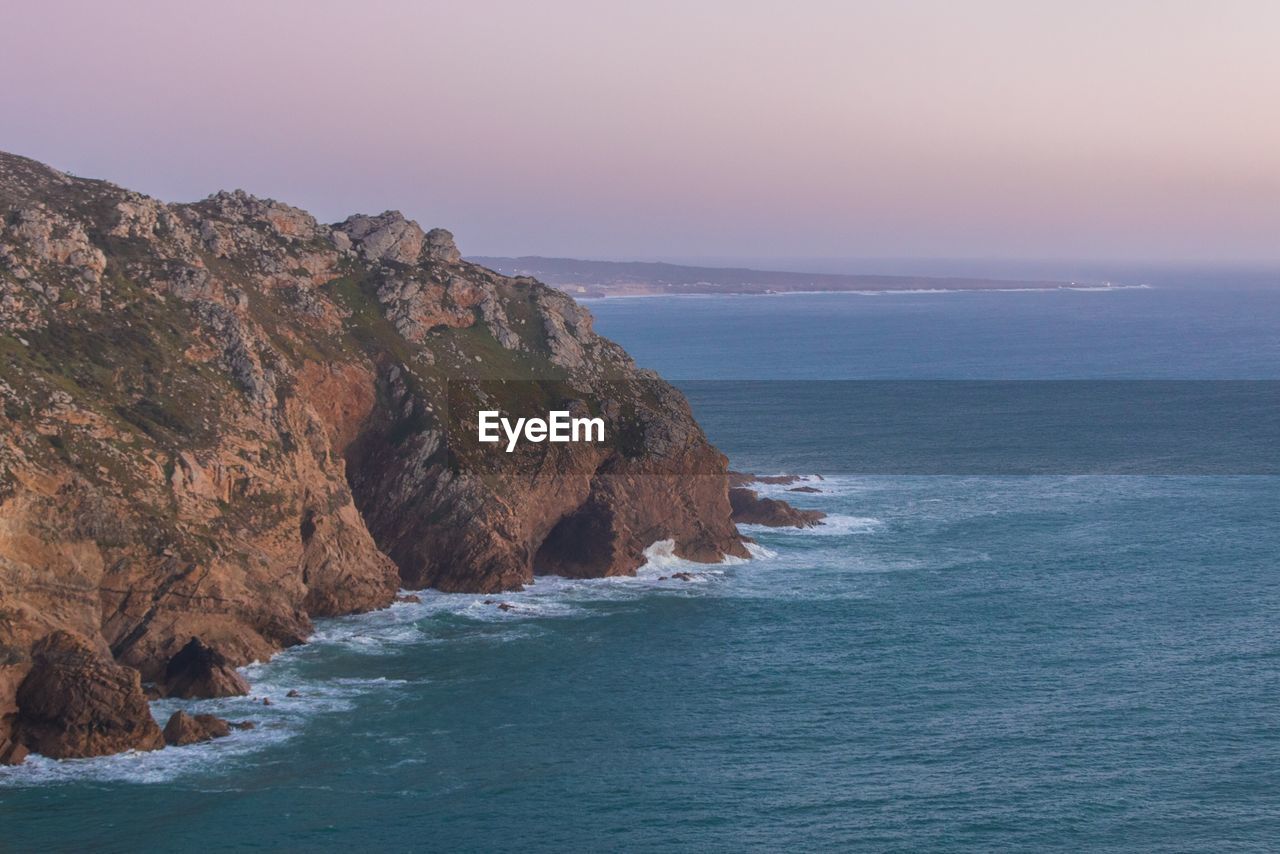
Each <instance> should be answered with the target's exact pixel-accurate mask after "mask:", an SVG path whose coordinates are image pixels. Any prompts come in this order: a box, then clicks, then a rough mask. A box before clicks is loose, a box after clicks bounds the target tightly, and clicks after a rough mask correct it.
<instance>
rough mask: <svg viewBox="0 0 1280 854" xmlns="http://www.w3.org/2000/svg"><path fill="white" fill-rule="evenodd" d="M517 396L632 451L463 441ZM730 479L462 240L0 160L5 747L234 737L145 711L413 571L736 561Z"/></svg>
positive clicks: (391, 589) (622, 359)
mask: <svg viewBox="0 0 1280 854" xmlns="http://www.w3.org/2000/svg"><path fill="white" fill-rule="evenodd" d="M530 389H535V390H537V394H536V395H534V396H535V397H537V398H538V400H539V401H540V402H547V401H552V402H556V403H560V404H563V405H565V406H566V407H578V408H584V409H587V410H592V411H595V410H599V411H602V412H605V413H608V414H610V415H611V416H612V417H613V418H615V419H616V422H617V423H621V424H625V429H623V430H622V431H621V435H622V440H621V441H618V442H614V443H612V444H607V445H572V446H563V445H562V446H557V447H556V448H555V449H554V450H552V449H549V448H548V449H546V450H545V452H539V453H538V454H536V455H535V457H536V458H525V459H523V460H522V461H521V463H520V464H519V465H516V464H512V466H511V467H510V468H503V467H502V466H490V467H485V466H482V465H477V464H475V461H474V460H469V459H467V458H466V455H465V454H461V453H459V452H458V451H457V450H456V449H455V447H454V446H452V445H451V443H450V440H449V429H450V415H449V414H448V411H449V407H450V405H451V403H452V404H453V405H454V406H455V407H456V406H458V405H459V404H458V401H460V400H462V401H480V402H483V403H484V404H485V405H488V406H492V407H493V408H501V409H508V410H513V411H515V410H519V409H520V408H521V407H522V406H527V405H528V404H529V400H530ZM459 395H460V396H459ZM455 417H456V414H455ZM459 423H462V422H461V421H457V420H455V421H454V422H453V424H454V426H455V428H456V425H457V424H459ZM725 468H726V465H725V459H724V457H723V456H722V455H721V454H720V453H719V452H718V451H716V450H715V448H713V447H712V446H711V445H710V444H709V443H708V442H707V439H706V437H705V436H704V435H703V433H702V431H701V429H700V428H699V427H698V425H697V424H696V423H695V421H694V419H693V417H692V415H691V413H690V410H689V407H688V405H687V403H686V402H685V400H684V398H683V397H682V396H681V395H680V394H679V393H678V392H677V391H676V390H675V389H673V388H671V387H670V386H668V385H667V384H666V383H664V382H662V381H661V379H659V378H658V377H657V376H656V375H653V374H651V373H649V372H646V371H642V370H640V369H638V368H637V367H636V366H635V364H634V363H633V362H632V361H631V359H630V358H629V357H628V356H627V354H626V353H625V352H623V351H622V349H621V348H619V347H618V346H617V345H615V344H613V343H612V342H609V341H607V340H605V339H603V338H601V337H599V336H598V335H596V334H595V333H594V332H593V331H592V328H591V317H590V315H589V314H588V313H587V312H586V311H585V310H584V309H583V308H582V307H580V306H579V305H577V304H576V303H575V302H574V301H573V300H572V299H571V298H569V297H568V296H566V295H565V294H563V293H561V292H559V291H556V290H553V289H551V288H549V287H546V286H544V285H542V284H540V283H539V282H537V281H534V280H533V279H529V278H509V277H506V276H502V275H499V274H497V273H494V272H492V271H491V270H488V269H486V268H484V267H481V266H477V265H475V264H471V263H468V262H466V261H464V260H463V259H462V257H461V256H460V254H459V252H458V250H457V248H456V247H455V245H454V242H453V238H452V236H451V235H450V234H449V232H447V231H444V230H441V229H434V230H430V231H425V230H423V229H422V228H420V227H419V226H418V225H417V223H415V222H412V221H410V220H407V219H405V218H404V217H403V216H401V215H400V214H398V213H395V212H387V213H383V214H380V215H377V216H364V215H357V216H352V217H350V218H348V219H347V220H345V221H343V222H340V223H337V224H333V225H326V224H323V223H320V222H317V221H316V219H314V218H313V217H312V216H310V215H309V214H307V213H305V212H304V211H301V210H299V209H297V208H293V207H290V206H288V205H285V204H281V203H279V202H275V201H271V200H266V199H259V198H255V197H253V196H250V195H247V194H245V193H243V192H240V191H237V192H222V193H218V194H216V195H214V196H211V197H209V198H207V199H205V200H204V201H201V202H197V203H194V204H165V203H162V202H159V201H157V200H155V199H152V198H149V197H147V196H144V195H141V194H138V193H135V192H130V191H128V190H125V189H121V188H119V187H116V186H114V185H112V184H109V183H105V182H102V181H95V180H86V179H81V178H75V177H71V176H68V175H66V174H63V173H61V172H58V171H56V170H54V169H50V168H48V167H46V166H43V165H41V164H39V163H36V162H34V161H31V160H28V159H25V158H21V157H16V156H11V155H4V154H0V761H8V762H17V761H21V759H22V757H23V755H25V753H26V752H27V751H28V750H34V751H38V752H41V753H44V754H46V755H49V756H54V757H65V756H89V755H98V754H104V753H111V752H116V751H120V750H126V749H131V748H139V749H151V748H156V747H159V746H161V745H162V744H163V743H164V742H165V737H166V735H167V736H168V737H169V740H170V742H171V743H185V742H186V741H188V740H191V739H193V738H196V737H198V736H199V734H200V733H202V732H204V731H206V730H210V728H211V727H212V729H217V726H214V725H213V724H211V723H209V722H207V721H200V720H198V719H194V718H186V717H183V718H180V719H175V720H174V721H171V722H170V723H171V726H170V727H169V728H167V730H168V731H166V733H164V734H162V733H161V731H160V729H159V728H158V727H157V726H156V724H155V723H154V722H153V721H152V719H151V717H150V713H149V710H148V706H147V702H146V699H147V697H148V696H157V695H167V696H180V697H202V696H217V695H222V694H233V693H240V692H243V691H245V690H247V686H246V685H245V684H244V682H243V680H242V679H241V678H240V677H239V676H238V674H236V672H235V670H234V668H235V667H236V666H239V665H243V664H245V663H248V662H250V661H253V660H257V659H264V658H266V657H268V656H270V655H271V654H272V653H273V652H275V651H277V650H279V649H281V648H283V647H287V646H290V645H293V644H298V643H301V642H303V641H304V640H305V639H306V638H307V636H308V635H309V633H310V632H311V627H312V622H311V621H312V620H313V619H314V618H317V617H325V616H331V615H339V614H347V613H353V612H359V611H365V610H369V609H374V608H379V607H383V606H386V605H387V604H389V603H390V602H391V601H392V600H393V598H394V597H395V595H396V591H397V589H398V588H400V587H401V586H407V587H412V588H421V587H428V586H431V587H437V588H440V589H442V590H446V591H472V592H497V591H501V590H509V589H515V588H519V587H520V586H521V585H523V584H525V583H528V582H530V581H531V580H532V579H533V578H534V576H535V575H537V574H541V573H553V574H560V575H571V576H579V577H589V576H606V575H617V574H628V573H633V572H634V571H635V569H636V568H637V567H638V566H639V565H640V564H641V563H642V561H643V555H642V552H643V550H644V549H645V548H647V547H648V546H649V545H651V544H652V543H654V542H656V541H660V540H671V541H673V542H674V545H675V551H676V553H677V554H678V555H681V556H684V557H687V558H689V559H692V560H697V561H718V560H720V559H721V558H722V557H723V556H724V555H739V556H743V555H745V554H746V551H745V548H744V545H743V541H742V539H741V537H740V536H739V534H738V532H737V530H736V528H735V526H734V524H733V521H732V519H731V513H732V508H731V506H730V501H729V495H728V490H727V484H726V479H725ZM224 729H225V727H224Z"/></svg>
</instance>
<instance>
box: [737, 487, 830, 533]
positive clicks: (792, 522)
mask: <svg viewBox="0 0 1280 854" xmlns="http://www.w3.org/2000/svg"><path fill="white" fill-rule="evenodd" d="M729 503H730V505H731V506H732V507H733V521H735V522H737V523H739V524H743V525H768V526H769V527H770V528H811V527H813V526H814V525H817V524H818V523H819V522H821V521H822V520H823V519H825V518H826V517H827V514H826V513H823V512H822V511H821V510H800V509H798V508H795V507H792V506H791V505H790V504H788V503H787V502H785V501H780V500H778V499H776V498H761V497H760V495H759V494H758V493H757V492H756V491H755V490H754V489H747V488H746V487H742V486H735V487H733V488H732V489H730V490H729Z"/></svg>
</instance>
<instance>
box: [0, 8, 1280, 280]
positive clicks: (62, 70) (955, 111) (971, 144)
mask: <svg viewBox="0 0 1280 854" xmlns="http://www.w3.org/2000/svg"><path fill="white" fill-rule="evenodd" d="M1277 45H1280V3H1276V2H1272V0H1256V2H1251V1H1250V0H1218V2H1213V3H1210V2H1200V0H1197V2H1181V0H1159V1H1158V0H1149V2H1148V0H1108V2H1093V0H1073V2H1015V0H970V2H964V3H958V2H923V0H917V1H916V2H912V0H894V1H893V2H888V1H887V0H886V2H819V0H815V1H814V2H755V0H722V2H710V1H708V2H696V0H685V2H664V0H649V2H645V3H630V4H625V6H624V4H621V3H611V2H601V0H592V1H591V2H588V1H587V0H581V2H578V0H541V2H524V0H522V2H474V0H473V2H465V3H464V2H457V3H454V2H408V0H406V2H391V0H385V2H379V0H371V1H369V2H358V3H357V2H350V1H349V0H348V1H347V2H341V3H338V2H328V0H275V2H270V1H269V0H268V1H267V2H264V0H256V1H255V2H228V1H227V0H219V2H216V3H215V2H205V3H183V2H174V1H173V0H168V2H130V3H127V4H126V3H105V2H100V0H99V1H98V2H69V0H62V1H61V2H59V0H45V2H40V3H9V4H7V8H6V9H5V10H4V12H3V15H2V16H0V63H2V67H3V71H4V73H3V77H2V78H0V80H2V82H0V149H4V150H8V151H13V152H16V153H20V154H25V155H28V156H31V157H35V158H37V159H40V160H43V161H46V162H48V163H51V164H52V165H55V166H58V167H60V168H63V169H67V170H69V171H72V172H75V173H77V174H81V175H88V176H94V177H105V178H108V179H110V180H113V181H115V182H117V183H121V184H125V185H128V186H131V187H134V188H137V189H140V190H143V191H145V192H149V193H151V194H153V195H156V196H159V197H161V198H164V199H166V200H191V199H195V198H199V197H202V196H205V195H207V194H208V193H210V192H212V191H214V190H216V189H219V188H230V187H243V188H244V189H247V190H249V191H250V192H253V193H256V194H258V195H269V196H273V197H276V198H279V199H282V200H284V201H288V202H291V203H293V204H297V205H301V206H303V207H306V208H308V209H309V210H311V211H313V212H314V213H316V214H317V215H318V216H320V217H322V218H324V219H331V220H332V219H338V218H341V217H343V216H345V215H346V214H348V213H350V212H354V211H380V210H383V209H385V208H399V209H401V210H403V211H404V212H405V213H406V214H408V215H410V216H412V217H414V218H416V219H418V220H419V221H421V222H422V223H423V224H424V225H426V226H435V225H442V226H446V227H449V228H451V229H452V230H453V231H454V232H455V233H456V234H457V236H458V239H459V243H460V245H461V246H462V249H463V251H464V252H466V253H468V254H525V253H527V254H543V255H556V254H558V255H576V256H586V257H598V258H605V257H616V258H660V257H680V258H689V257H697V256H716V257H722V258H724V257H735V256H737V257H751V258H768V257H797V256H810V257H814V256H821V257H852V256H877V257H884V256H950V257H966V256H996V257H1053V258H1116V259H1148V260H1187V259H1200V260H1274V259H1277V258H1280V50H1278V49H1277Z"/></svg>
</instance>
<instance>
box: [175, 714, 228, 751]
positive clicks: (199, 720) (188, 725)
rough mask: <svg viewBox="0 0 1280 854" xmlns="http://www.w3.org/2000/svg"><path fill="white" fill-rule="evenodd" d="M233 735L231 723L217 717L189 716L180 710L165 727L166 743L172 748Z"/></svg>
mask: <svg viewBox="0 0 1280 854" xmlns="http://www.w3.org/2000/svg"><path fill="white" fill-rule="evenodd" d="M229 735H231V723H230V721H226V720H223V719H222V718H220V717H217V716H216V715H189V714H187V713H186V712H184V711H182V710H181V709H179V710H178V711H176V712H174V713H173V714H172V715H171V716H170V717H169V722H168V723H166V724H165V725H164V743H165V744H167V745H169V746H170V747H182V746H183V745H187V744H199V743H200V742H202V741H213V740H214V739H215V738H226V737H227V736H229Z"/></svg>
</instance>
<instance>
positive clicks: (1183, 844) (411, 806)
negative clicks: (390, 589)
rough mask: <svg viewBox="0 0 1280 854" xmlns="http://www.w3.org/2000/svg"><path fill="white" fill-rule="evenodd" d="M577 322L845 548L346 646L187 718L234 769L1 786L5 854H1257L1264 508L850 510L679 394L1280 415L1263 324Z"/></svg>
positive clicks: (971, 301) (1129, 310) (921, 297)
mask: <svg viewBox="0 0 1280 854" xmlns="http://www.w3.org/2000/svg"><path fill="white" fill-rule="evenodd" d="M592 309H593V311H594V312H595V313H596V315H597V318H598V322H597V326H598V328H599V329H600V330H601V331H602V332H604V333H605V334H607V335H610V336H611V337H614V338H615V339H616V340H618V341H620V342H621V343H622V344H624V345H625V346H626V347H628V349H630V350H631V351H632V353H633V354H635V355H636V357H637V360H638V361H639V362H640V363H641V364H643V365H646V366H648V367H652V368H655V369H657V370H659V371H660V372H662V373H663V374H664V375H667V376H669V377H672V378H675V379H677V380H680V381H684V382H686V383H687V385H688V387H689V393H690V397H691V400H692V401H693V403H694V406H695V410H696V411H697V412H698V414H699V416H700V418H701V420H702V422H703V424H704V426H705V428H706V429H707V432H708V433H709V434H710V436H711V438H712V439H713V440H714V441H715V442H716V443H717V444H718V445H719V446H720V447H721V448H722V449H723V450H725V452H726V453H727V454H728V455H729V456H730V458H731V460H732V461H733V463H734V464H735V466H737V467H739V468H744V469H750V470H756V471H761V472H771V471H778V470H780V469H782V468H784V467H793V466H790V465H786V464H784V463H783V462H781V461H784V460H791V461H793V462H794V461H800V462H802V463H803V465H804V466H805V469H804V470H803V471H802V473H804V474H810V475H823V477H824V479H822V480H818V479H817V478H816V477H815V478H813V479H811V480H810V481H808V483H810V484H811V485H813V486H814V487H816V488H819V489H821V490H822V492H820V493H816V494H792V493H787V492H785V490H786V487H785V486H777V487H768V488H767V491H769V492H770V493H771V494H777V495H786V496H787V497H788V498H789V499H790V500H794V501H795V503H797V504H799V505H801V506H807V507H817V508H821V509H823V510H826V511H827V512H828V513H830V514H831V516H830V518H829V520H828V524H826V525H824V526H822V527H819V528H815V529H812V530H806V531H778V530H768V529H754V528H753V529H751V530H749V531H748V533H750V534H751V536H753V537H755V538H756V539H757V541H758V544H757V546H756V554H757V557H756V559H754V560H751V561H747V562H735V563H731V564H726V565H719V566H700V565H687V564H684V563H683V562H681V561H678V560H677V559H675V558H673V557H671V556H670V555H669V554H666V553H664V550H663V549H662V548H661V546H658V547H655V548H654V549H653V550H652V551H651V560H650V563H649V564H648V565H647V566H646V567H645V568H644V569H643V570H642V571H641V573H640V575H639V577H637V578H636V579H620V580H605V581H576V582H571V581H564V580H558V579H541V580H539V582H538V583H537V584H535V585H534V586H533V587H531V588H530V589H529V590H527V591H525V592H522V593H516V594H510V595H506V596H503V597H501V598H502V599H503V601H508V602H510V603H512V604H513V605H514V606H515V607H514V609H513V610H511V611H509V612H500V611H497V610H496V609H495V608H494V607H493V606H492V605H485V604H483V601H482V600H483V598H484V597H474V596H456V595H455V596H445V595H439V594H425V595H424V599H423V602H422V603H421V604H398V605H396V606H394V607H392V608H390V609H388V610H386V611H383V612H379V613H375V614H369V615H364V616H360V617H353V618H347V619H339V620H331V621H326V622H324V623H323V624H322V625H321V626H320V628H319V632H318V634H317V636H316V638H315V639H314V642H313V643H311V644H309V645H307V646H305V647H301V648H298V649H295V650H290V651H288V652H286V653H284V654H282V655H280V656H279V657H277V658H276V659H275V660H273V661H272V662H270V663H267V664H263V665H257V666H255V667H253V668H251V669H250V676H251V678H252V681H253V682H254V685H255V693H256V694H257V695H258V696H262V695H264V694H266V695H270V696H272V698H273V700H274V701H275V704H274V705H272V706H270V707H263V706H261V705H258V704H255V702H254V701H253V700H252V699H249V698H245V699H227V700H218V701H210V702H208V703H204V704H200V706H201V707H203V708H207V709H208V710H210V711H214V712H216V713H219V714H223V715H226V716H229V717H232V718H235V719H243V718H252V719H254V720H256V721H258V722H259V727H258V729H256V730H254V731H252V732H246V733H236V734H235V735H233V736H232V737H231V738H228V739H225V740H222V741H219V742H214V743H211V744H207V745H200V746H194V747H189V748H184V749H178V750H165V751H162V752H159V753H154V754H143V755H129V756H120V757H111V758H106V759H98V760H84V761H74V762H63V763H57V762H51V761H47V760H43V759H39V758H36V759H34V760H32V761H31V762H30V763H29V765H28V766H26V767H22V768H17V769H0V848H2V849H6V850H9V849H11V850H42V851H48V850H98V851H114V850H120V851H140V850H201V849H206V848H210V847H227V848H236V849H243V850H281V849H284V850H317V849H329V850H334V849H337V850H364V849H370V848H378V849H387V850H447V851H470V850H526V851H527V850H534V851H543V850H547V851H563V850H628V851H644V850H671V849H676V850H688V851H720V850H723V851H738V850H743V849H755V850H768V851H773V850H788V849H790V850H807V849H815V848H846V849H847V848H857V849H862V850H893V851H916V850H938V851H989V850H993V849H1007V848H1012V849H1016V850H1081V849H1083V850H1094V851H1133V850H1198V851H1199V850H1224V851H1225V850H1230V851H1247V850H1256V851H1264V850H1274V847H1275V845H1276V840H1277V839H1280V714H1278V713H1277V711H1276V696H1277V690H1278V689H1280V626H1278V621H1277V618H1276V615H1277V614H1280V571H1278V570H1280V529H1278V528H1277V525H1276V520H1277V519H1280V478H1277V477H1275V476H1220V475H1211V476H1204V475H1196V476H1191V475H1186V474H1179V473H1176V472H1174V473H1170V474H1164V475H1160V476H1150V475H1142V476H1113V475H1100V476H1099V475H1079V474H1049V475H1043V476H1035V477H1024V476H1008V475H994V476H985V475H980V474H979V475H974V474H965V475H928V476H922V475H894V474H877V475H874V476H866V475H860V474H858V473H856V472H851V471H849V470H848V467H847V458H845V457H841V456H840V455H839V454H838V453H836V451H839V450H840V449H838V448H834V449H833V448H831V447H830V446H827V445H816V446H814V447H807V448H796V447H794V446H788V445H787V444H786V443H787V442H788V441H795V440H788V438H787V437H786V436H784V435H780V434H778V433H775V432H772V431H771V433H770V434H769V435H761V433H760V425H759V423H758V422H757V421H756V420H755V419H753V417H752V413H751V411H750V402H749V401H746V402H744V401H743V400H740V399H739V400H736V401H735V403H734V405H733V406H726V405H723V403H724V401H723V399H722V398H717V397H716V395H717V391H716V389H717V388H718V386H717V384H714V383H712V384H706V383H698V382H695V381H705V380H770V381H778V384H777V385H776V387H777V388H785V389H787V390H788V393H789V394H792V395H804V394H806V393H811V395H812V399H811V400H810V401H809V405H808V406H800V407H798V408H797V409H796V414H795V417H796V418H798V419H802V418H806V417H807V413H811V412H821V411H827V410H829V409H830V408H831V407H832V406H835V405H836V404H837V403H838V401H833V400H832V394H833V392H832V390H831V389H832V387H831V386H830V385H829V384H827V383H820V382H819V383H806V382H797V381H802V380H803V381H809V380H853V379H880V380H889V379H892V380H906V379H967V380H972V379H1109V380H1110V379H1121V378H1123V379H1144V378H1160V379H1166V380H1169V379H1174V380H1177V379H1195V380H1214V379H1237V380H1267V379H1277V378H1280V293H1277V292H1268V291H1243V290H1241V291H1230V290H1219V291H1209V290H1178V289H1159V288H1157V289H1154V290H1143V291H1138V290H1134V291H1117V292H1111V293H1097V292H1094V293H1089V292H1057V293H1014V294H908V295H897V296H875V297H870V296H867V297H863V296H855V295H803V296H787V297H741V298H732V297H729V298H724V297H720V298H705V299H700V298H670V299H668V298H662V299H633V300H615V301H605V302H595V303H593V304H592ZM765 388H766V389H767V388H768V386H765ZM744 410H745V411H744ZM1048 438H1049V439H1052V436H1050V437H1048ZM850 441H853V440H852V439H851V440H850ZM1205 441H1206V442H1208V443H1212V441H1213V437H1212V436H1207V437H1205ZM992 453H993V454H998V453H999V449H998V448H997V449H993V450H992ZM676 567H679V568H681V569H687V570H689V571H690V572H692V573H694V580H693V581H690V582H683V581H671V580H666V581H664V580H660V576H662V575H669V574H670V573H671V572H672V571H673V569H674V568H676ZM291 688H296V689H297V690H298V691H300V692H301V694H302V696H301V697H300V698H298V699H296V700H288V699H285V698H284V694H285V692H286V691H288V690H289V689H291ZM187 705H188V706H192V705H195V704H187ZM171 710H172V706H171V705H168V704H164V703H161V704H157V708H156V714H157V716H159V717H161V718H163V717H164V716H165V715H167V713H168V712H169V711H171Z"/></svg>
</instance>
